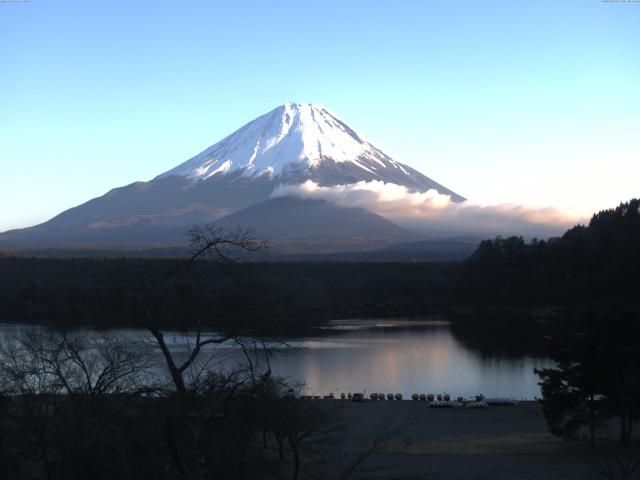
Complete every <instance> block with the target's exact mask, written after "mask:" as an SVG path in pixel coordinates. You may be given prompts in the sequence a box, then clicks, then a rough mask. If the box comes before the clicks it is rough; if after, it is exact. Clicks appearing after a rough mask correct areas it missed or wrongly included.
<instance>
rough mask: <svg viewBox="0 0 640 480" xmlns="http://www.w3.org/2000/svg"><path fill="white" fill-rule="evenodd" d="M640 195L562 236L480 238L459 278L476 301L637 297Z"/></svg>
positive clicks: (567, 302) (575, 302) (544, 301)
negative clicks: (529, 240) (530, 238)
mask: <svg viewBox="0 0 640 480" xmlns="http://www.w3.org/2000/svg"><path fill="white" fill-rule="evenodd" d="M639 208H640V200H638V199H634V200H631V201H629V202H626V203H623V204H621V205H620V206H618V207H617V208H615V209H610V210H604V211H601V212H599V213H597V214H595V215H594V216H593V218H592V219H591V221H590V222H589V225H588V226H576V227H574V228H572V229H570V230H568V231H567V232H566V233H565V234H564V235H563V236H562V237H561V238H555V239H550V240H548V241H538V240H534V241H533V242H531V243H529V244H527V243H526V242H525V241H524V240H523V239H522V238H521V237H510V238H496V239H495V240H486V241H483V242H482V243H481V244H480V246H479V247H478V249H477V250H476V251H475V252H474V254H473V255H472V256H471V258H470V259H469V260H468V261H467V262H466V264H465V268H464V270H463V272H461V275H460V277H459V279H460V283H459V288H461V290H462V291H463V292H464V294H465V295H466V296H467V297H468V298H470V299H473V301H475V302H485V303H495V304H534V305H535V304H538V305H540V304H549V303H554V304H565V305H585V304H587V303H592V302H593V303H601V302H611V301H617V302H622V303H628V302H634V301H636V297H637V292H638V291H639V289H640V277H639V276H638V274H637V273H638V271H640V212H639V210H638V209H639Z"/></svg>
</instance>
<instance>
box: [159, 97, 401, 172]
mask: <svg viewBox="0 0 640 480" xmlns="http://www.w3.org/2000/svg"><path fill="white" fill-rule="evenodd" d="M367 153H369V154H374V155H376V154H377V155H383V156H384V154H382V152H380V151H379V150H377V149H376V148H375V147H373V146H372V145H370V144H369V143H367V142H365V141H364V140H363V139H362V138H361V137H360V136H359V135H358V134H357V133H355V132H354V131H353V130H352V129H351V128H349V127H348V126H347V125H346V124H345V123H344V122H342V121H341V120H339V119H338V118H337V117H336V116H335V115H334V114H332V113H330V112H329V111H328V110H327V109H326V108H325V107H323V106H320V105H312V104H297V103H291V102H289V103H287V104H285V105H282V106H280V107H278V108H276V109H274V110H272V111H271V112H269V113H267V114H265V115H262V116H260V117H258V118H256V119H255V120H253V121H252V122H249V123H248V124H246V125H245V126H244V127H242V128H240V129H239V130H237V131H236V132H234V133H232V134H231V135H229V136H228V137H226V138H224V139H223V140H221V141H220V142H218V143H216V144H215V145H213V146H211V147H209V148H207V149H206V150H205V151H203V152H202V153H200V154H198V155H196V156H195V157H193V158H191V159H190V160H188V161H186V162H184V163H183V164H181V165H179V166H177V167H176V168H174V169H172V170H169V171H168V172H166V173H163V174H162V175H160V177H165V176H169V175H178V176H186V177H190V178H194V179H206V178H209V177H211V176H213V175H215V174H216V173H229V172H233V171H236V170H242V171H243V175H245V176H256V175H263V174H268V175H271V176H274V177H276V176H282V175H283V174H286V172H287V170H289V169H291V168H296V167H297V168H300V167H301V168H309V167H313V166H316V165H318V163H320V162H321V161H322V159H323V158H331V159H333V160H334V161H336V162H345V161H349V162H354V163H356V164H357V163H358V161H357V158H358V157H360V156H361V155H366V154H367ZM398 168H402V167H401V166H400V165H399V164H398Z"/></svg>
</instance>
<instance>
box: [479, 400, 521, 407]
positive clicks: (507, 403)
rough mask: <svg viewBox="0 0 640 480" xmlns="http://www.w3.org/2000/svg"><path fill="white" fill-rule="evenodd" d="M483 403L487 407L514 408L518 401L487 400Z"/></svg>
mask: <svg viewBox="0 0 640 480" xmlns="http://www.w3.org/2000/svg"><path fill="white" fill-rule="evenodd" d="M485 401H486V402H487V405H495V406H497V407H515V406H516V405H518V400H516V399H515V398H487V399H486V400H485Z"/></svg>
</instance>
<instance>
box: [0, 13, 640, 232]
mask: <svg viewBox="0 0 640 480" xmlns="http://www.w3.org/2000/svg"><path fill="white" fill-rule="evenodd" d="M288 100H293V101H297V102H314V103H316V102H317V103H323V104H325V105H326V106H328V107H329V108H330V109H332V110H333V111H334V112H336V113H337V114H338V115H339V116H340V117H342V119H343V120H345V121H346V122H347V123H349V124H350V125H351V126H353V127H354V128H356V129H357V130H358V131H359V132H361V133H363V134H364V135H365V136H366V137H367V138H368V139H370V140H371V141H372V142H373V143H374V144H376V145H377V146H379V147H380V148H382V149H383V150H384V151H386V152H387V153H389V154H391V155H392V156H393V157H394V158H396V159H397V160H399V161H401V162H404V163H408V164H410V165H412V166H414V167H416V168H418V169H419V170H421V171H422V172H423V173H425V174H426V175H428V176H430V177H432V178H434V179H435V180H437V181H439V182H440V183H442V184H444V185H446V186H447V187H449V188H451V189H453V190H455V191H457V192H459V193H461V194H462V195H464V196H466V197H467V198H469V199H471V200H473V201H477V202H480V203H490V204H495V203H502V202H515V203H534V204H538V205H553V206H562V207H577V208H579V209H585V210H595V209H599V208H604V207H609V206H614V205H615V204H617V203H619V202H620V201H623V200H626V199H629V198H631V197H632V196H638V195H640V191H639V190H640V188H639V187H638V185H640V3H629V2H602V1H600V0H580V1H571V0H564V1H544V0H542V1H541V0H536V1H535V2H532V1H524V0H522V1H517V0H512V1H490V0H486V1H455V2H444V1H418V0H416V1H394V2H382V1H380V2H372V1H371V0H369V1H350V2H345V1H344V0H343V1H323V2H300V1H295V2H285V1H275V0H274V1H270V2H262V1H255V2H243V1H216V2H205V1H190V2H168V1H167V2H163V1H153V2H152V1H145V0H140V1H135V2H132V1H125V0H110V1H104V2H86V1H85V2H81V1H62V0H61V1H55V2H53V1H44V0H31V1H29V2H26V3H0V166H1V168H0V230H4V229H8V228H13V227H19V226H27V225H31V224H34V223H37V222H40V221H44V220H46V219H48V218H50V217H51V216H53V215H55V214H56V213H59V212H60V211H62V210H64V209H66V208H69V207H72V206H74V205H77V204H79V203H82V202H84V201H86V200H88V199H89V198H92V197H96V196H99V195H102V194H104V193H105V192H106V191H108V190H109V189H111V188H113V187H116V186H121V185H125V184H128V183H131V182H133V181H136V180H148V179H151V178H153V177H154V176H156V175H157V174H159V173H161V172H163V171H165V170H168V169H169V168H171V167H173V166H175V165H177V164H178V163H181V162H182V161H184V160H186V159H187V158H189V157H190V156H192V155H194V154H196V153H198V152H199V151H200V150H202V149H204V148H205V147H207V146H209V145H210V144H213V143H215V142H216V141H218V140H220V139H221V138H222V137H224V136H225V135H227V134H229V133H231V132H232V131H233V130H235V129H236V128H238V127H240V126H242V125H243V124H244V123H246V122H248V121H250V120H252V119H253V118H255V117H256V116H258V115H260V114H262V113H265V112H267V111H269V110H271V109H273V108H275V107H276V106H278V105H280V104H282V103H284V102H286V101H288Z"/></svg>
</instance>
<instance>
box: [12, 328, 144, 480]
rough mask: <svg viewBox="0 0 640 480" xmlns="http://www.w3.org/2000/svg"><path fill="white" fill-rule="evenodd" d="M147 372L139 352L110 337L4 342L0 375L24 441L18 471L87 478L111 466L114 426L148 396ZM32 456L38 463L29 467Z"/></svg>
mask: <svg viewBox="0 0 640 480" xmlns="http://www.w3.org/2000/svg"><path fill="white" fill-rule="evenodd" d="M148 367H149V358H148V356H147V351H146V349H145V348H144V347H141V346H140V345H135V346H133V345H131V344H130V343H129V342H128V341H125V340H120V339H118V338H114V337H110V336H100V335H98V336H93V337H90V338H88V337H82V336H81V335H78V334H74V335H69V334H66V333H59V332H52V331H47V330H43V329H37V330H31V331H28V332H27V333H24V334H21V335H18V336H16V337H14V338H10V339H8V340H5V342H4V344H3V346H2V349H1V351H0V374H1V375H2V380H3V390H4V391H6V392H7V393H8V394H9V396H10V399H11V405H10V407H9V408H10V409H11V422H12V425H13V426H12V428H13V431H14V432H17V435H18V438H21V437H22V436H24V435H26V436H27V438H28V439H29V442H28V443H27V444H26V445H27V446H26V447H25V448H24V449H23V450H22V453H21V455H22V456H21V459H20V462H19V464H20V466H21V467H26V468H31V469H33V467H34V464H35V465H38V467H37V468H38V469H41V471H42V472H43V473H44V476H46V478H49V479H51V478H56V477H57V476H59V475H60V473H59V472H61V471H62V472H64V475H65V476H67V477H68V478H73V477H74V474H72V472H75V476H79V477H82V476H84V477H87V476H88V477H92V476H95V473H96V472H100V471H101V469H103V467H104V466H105V465H106V464H107V463H108V464H109V465H115V464H114V463H113V462H109V461H108V458H110V457H109V455H110V454H111V453H110V452H112V451H113V450H114V448H115V449H117V445H118V440H117V433H116V430H117V429H116V428H115V427H114V425H115V424H116V423H117V422H114V421H113V420H114V419H115V418H117V417H118V416H119V415H120V414H121V412H122V410H123V408H124V407H125V406H126V405H127V403H128V402H129V401H130V400H132V399H133V398H134V397H136V396H137V395H138V394H139V393H141V392H143V391H145V390H146V387H145V385H146V382H147V380H148V377H147V373H148V372H147V370H146V369H147V368H148ZM28 445H32V446H33V447H35V449H34V448H29V447H28ZM34 450H35V451H36V452H38V456H37V458H34V460H36V461H30V460H29V458H30V456H31V455H32V452H33V451H34ZM12 451H14V452H15V451H16V449H12ZM56 471H57V472H58V473H57V474H56V473H55V472H56ZM16 475H17V476H18V477H20V472H17V473H16Z"/></svg>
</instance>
